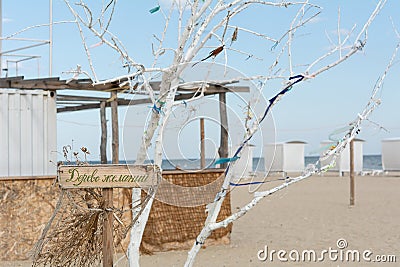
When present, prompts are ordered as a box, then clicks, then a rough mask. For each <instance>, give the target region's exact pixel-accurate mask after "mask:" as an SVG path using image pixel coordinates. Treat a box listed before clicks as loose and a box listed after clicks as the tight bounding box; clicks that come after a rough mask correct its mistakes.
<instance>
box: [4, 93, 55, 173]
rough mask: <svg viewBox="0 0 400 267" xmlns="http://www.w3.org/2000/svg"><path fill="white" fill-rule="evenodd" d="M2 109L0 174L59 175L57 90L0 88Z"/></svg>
mask: <svg viewBox="0 0 400 267" xmlns="http://www.w3.org/2000/svg"><path fill="white" fill-rule="evenodd" d="M0 112H1V113H0V177H6V176H37V175H55V174H56V166H55V165H54V163H52V162H57V154H56V152H55V151H56V148H57V131H56V130H57V127H56V123H57V110H56V97H55V93H53V92H48V91H42V90H14V89H0ZM50 160H51V161H52V162H50Z"/></svg>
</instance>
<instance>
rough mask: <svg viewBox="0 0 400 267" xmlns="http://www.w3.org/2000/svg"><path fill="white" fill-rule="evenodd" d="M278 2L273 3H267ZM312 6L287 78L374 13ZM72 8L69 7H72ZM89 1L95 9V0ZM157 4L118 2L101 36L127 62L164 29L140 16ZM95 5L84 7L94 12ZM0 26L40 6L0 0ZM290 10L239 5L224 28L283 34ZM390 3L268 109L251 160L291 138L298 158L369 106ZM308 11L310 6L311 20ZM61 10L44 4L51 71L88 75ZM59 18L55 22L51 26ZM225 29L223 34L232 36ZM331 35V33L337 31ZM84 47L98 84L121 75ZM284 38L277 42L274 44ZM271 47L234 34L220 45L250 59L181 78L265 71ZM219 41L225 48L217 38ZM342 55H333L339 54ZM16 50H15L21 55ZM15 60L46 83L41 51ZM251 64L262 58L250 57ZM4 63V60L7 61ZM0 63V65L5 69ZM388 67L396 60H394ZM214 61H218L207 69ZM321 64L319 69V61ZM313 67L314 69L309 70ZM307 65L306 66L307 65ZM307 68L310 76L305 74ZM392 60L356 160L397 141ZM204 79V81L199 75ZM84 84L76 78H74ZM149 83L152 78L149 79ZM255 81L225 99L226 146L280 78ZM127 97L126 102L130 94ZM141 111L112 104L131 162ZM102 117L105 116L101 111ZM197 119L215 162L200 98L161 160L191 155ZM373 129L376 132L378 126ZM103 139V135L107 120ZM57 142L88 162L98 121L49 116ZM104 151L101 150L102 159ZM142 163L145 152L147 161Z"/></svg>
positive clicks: (34, 34)
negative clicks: (360, 40)
mask: <svg viewBox="0 0 400 267" xmlns="http://www.w3.org/2000/svg"><path fill="white" fill-rule="evenodd" d="M276 2H279V1H276ZM310 2H311V3H314V4H316V5H319V6H321V7H322V9H321V13H320V14H319V15H318V16H317V17H316V18H314V19H312V20H311V21H310V23H308V24H307V25H306V26H303V27H300V28H299V29H298V31H296V33H295V36H294V41H293V44H292V61H293V72H294V73H293V74H298V73H302V72H303V71H304V70H305V69H306V68H307V64H310V63H311V62H313V61H314V60H315V59H317V58H319V57H320V56H322V55H324V54H325V53H327V52H328V51H329V49H330V48H332V46H333V45H334V44H335V43H337V42H338V38H339V36H340V38H341V40H343V39H344V38H345V37H346V36H347V34H348V33H349V32H350V30H351V29H352V27H353V26H355V30H354V32H353V33H351V34H350V37H349V41H348V42H347V43H346V45H352V44H353V43H354V42H356V41H357V40H355V38H356V36H357V34H358V32H359V31H360V29H361V27H362V26H363V24H364V23H365V22H366V21H367V19H368V17H369V15H370V13H371V12H372V11H373V9H374V8H375V5H376V3H377V2H378V1H376V0H353V1H345V0H343V1H334V0H332V1H322V0H321V1H318V0H316V1H310ZM73 3H74V2H73ZM96 3H98V4H99V3H101V1H98V2H96ZM158 4H160V5H161V9H162V10H164V12H166V13H167V12H168V6H169V5H170V1H167V0H163V1H160V3H158V2H157V1H153V0H148V1H126V0H125V1H124V0H119V1H118V2H117V5H116V10H115V13H114V17H113V20H112V23H111V25H110V31H111V32H113V33H114V34H115V35H116V36H118V38H119V39H120V40H121V41H122V42H123V43H124V45H125V47H126V49H127V50H128V52H129V54H130V56H131V57H132V58H134V59H135V60H136V61H137V62H141V63H142V64H144V65H145V66H150V65H151V64H152V62H153V56H152V43H153V45H155V44H157V40H156V39H155V38H154V35H156V36H161V34H162V30H163V28H164V25H165V20H164V17H163V13H162V12H156V13H154V14H151V13H150V12H149V10H150V9H151V8H153V7H155V6H158ZM99 8H101V6H100V5H99V6H93V10H94V13H96V11H95V10H98V9H99ZM339 8H340V30H339V31H338V14H339V12H338V10H339ZM2 9H3V10H2V15H3V27H2V31H3V32H2V35H3V36H10V35H11V34H13V33H15V32H18V31H20V30H22V29H24V28H26V27H29V26H32V25H39V24H47V23H48V20H49V2H48V1H26V0H25V1H22V0H13V1H10V0H8V1H2ZM297 9H298V8H296V7H294V8H293V7H288V8H271V7H262V8H260V7H254V8H248V9H247V10H245V11H244V12H243V13H242V16H240V17H238V18H234V19H232V21H231V24H232V25H237V26H240V27H243V28H247V29H251V30H253V31H257V32H260V33H263V34H265V35H267V36H269V37H271V38H275V39H279V38H280V37H281V36H282V35H283V34H284V33H285V32H286V30H287V29H288V27H289V25H290V23H291V21H292V19H293V17H294V15H295V14H296V12H297ZM399 10H400V2H399V1H396V0H388V1H387V4H386V6H385V7H384V9H383V10H382V12H381V13H380V14H379V16H378V17H377V18H376V20H375V21H374V22H373V24H372V25H371V27H370V29H369V31H368V41H367V44H366V46H365V47H364V48H363V49H362V51H359V52H358V53H357V54H355V55H354V56H352V57H351V58H350V59H348V60H346V61H345V62H344V63H342V64H340V65H339V66H337V67H335V68H333V69H331V70H329V71H327V72H325V73H323V74H321V75H319V76H318V77H316V78H314V79H310V80H307V81H305V82H302V83H299V84H297V85H296V86H294V87H293V89H292V90H291V91H290V92H289V93H288V94H286V95H285V96H284V97H283V98H282V100H281V101H280V102H279V103H278V104H277V105H276V106H274V109H273V113H272V117H269V118H268V120H267V121H266V122H265V125H263V130H262V131H261V132H260V133H259V134H258V136H256V137H255V138H254V140H252V143H253V144H254V145H255V146H256V149H255V151H256V154H255V156H262V147H263V146H264V144H266V143H269V142H285V141H291V140H301V141H305V142H307V145H306V147H305V155H306V156H307V155H316V154H318V153H319V152H320V142H321V141H324V140H327V139H328V137H329V135H330V134H331V133H332V132H334V131H335V130H337V129H339V128H342V127H344V126H346V125H348V123H349V122H351V121H353V120H354V119H356V118H357V114H358V113H360V112H361V111H362V110H363V109H364V107H365V105H366V103H367V102H368V100H369V97H370V94H371V91H372V89H373V87H374V85H375V83H376V81H377V79H378V78H379V77H380V76H381V75H382V73H383V71H384V69H385V67H386V65H387V64H388V62H389V59H390V57H391V55H392V53H393V51H394V48H395V47H396V45H397V43H398V42H399V41H400V40H399V37H398V36H397V35H396V33H395V30H394V28H397V29H400V17H399V16H398V11H399ZM313 11H314V12H315V9H313V10H310V11H309V12H310V13H307V14H306V15H309V14H312V12H313ZM71 20H73V17H72V16H71V13H70V11H69V10H68V8H67V6H66V4H65V2H64V1H61V0H53V21H54V22H57V24H55V25H54V28H53V29H54V32H53V55H52V62H53V67H52V75H53V76H61V77H62V78H65V79H68V78H69V77H71V75H70V74H68V73H66V72H68V71H69V70H72V69H74V68H76V65H77V64H79V65H81V66H82V69H84V70H86V71H89V70H90V69H89V65H88V61H87V57H86V55H85V51H84V49H83V46H82V40H81V39H80V35H79V31H78V29H77V27H76V24H74V23H67V22H66V21H71ZM58 22H63V23H58ZM170 28H171V32H169V34H168V35H167V38H166V44H167V45H169V46H170V47H174V45H175V46H176V39H177V20H176V19H175V20H172V21H171V23H170ZM232 31H233V29H229V30H228V34H229V35H230V34H232ZM338 32H340V34H339V35H338ZM85 34H86V40H87V43H88V45H89V47H90V48H89V50H90V52H91V55H92V59H93V63H94V67H95V70H96V74H97V76H98V78H99V79H109V78H112V77H114V76H118V75H123V74H126V69H125V68H123V67H122V64H123V63H122V62H121V59H120V58H119V56H118V55H117V54H116V53H115V52H114V51H112V50H111V49H109V48H107V47H106V46H105V45H97V44H98V43H99V41H98V40H97V39H96V38H94V37H93V36H91V35H90V34H89V33H88V32H85ZM15 37H20V38H35V39H43V40H46V39H48V38H49V35H48V27H46V26H43V27H34V28H32V29H30V30H27V31H24V32H23V33H21V34H18V35H16V36H15ZM284 40H286V39H284ZM209 42H210V47H209V48H204V49H203V50H201V51H200V53H199V55H198V56H196V57H195V59H197V60H199V59H201V58H203V57H204V56H207V55H208V53H209V51H210V50H211V49H212V47H215V46H217V45H218V42H217V41H216V40H215V38H211V39H210V40H209ZM29 44H32V42H28V41H10V40H7V41H3V44H2V49H3V51H6V50H8V49H12V48H15V47H20V46H21V45H29ZM273 44H274V43H273V42H271V41H268V40H264V39H262V38H255V37H254V36H252V35H251V34H248V33H243V32H239V35H238V40H237V41H236V42H234V43H233V44H231V45H230V46H229V48H233V49H236V50H241V51H246V52H249V53H251V54H252V55H254V56H253V57H252V58H250V59H248V60H246V59H247V55H243V54H239V53H236V52H234V51H233V50H228V52H227V54H226V57H225V56H221V57H217V58H216V60H215V63H216V64H209V65H206V66H207V67H199V68H198V69H197V70H193V69H192V68H189V69H188V71H187V72H185V74H184V75H183V78H184V79H186V80H191V79H199V76H200V77H205V76H204V75H206V77H208V78H210V76H209V72H210V70H212V72H213V74H214V75H216V76H218V75H219V76H218V77H220V76H222V75H223V73H224V68H223V67H221V66H220V65H218V64H221V63H222V64H224V63H225V59H227V60H228V61H227V62H226V64H227V66H228V67H229V71H228V74H227V77H236V76H238V75H239V76H252V75H256V74H258V75H266V74H268V72H269V67H270V66H271V64H272V63H273V62H274V60H275V58H276V56H277V54H278V53H279V52H280V51H281V49H282V47H283V46H284V42H283V43H280V44H278V45H277V46H276V47H275V48H272V47H273ZM227 45H229V42H227ZM346 51H348V50H345V49H344V50H343V54H345V53H346ZM21 53H22V52H21ZM23 53H24V54H29V55H40V58H39V59H35V60H30V61H24V62H21V63H19V64H18V75H24V76H25V77H30V78H35V77H38V76H39V77H47V76H48V75H49V48H48V46H41V47H36V48H31V49H29V50H24V51H23ZM338 57H339V55H338V54H336V55H334V56H333V57H331V58H329V59H328V60H327V61H324V62H323V64H327V63H329V62H333V61H335V60H337V59H338ZM257 58H260V59H262V60H258V59H257ZM7 59H8V60H10V59H11V58H7ZM7 59H5V58H3V61H2V64H3V68H4V66H7V62H6V60H7ZM170 60H171V55H170V54H169V53H168V52H167V53H166V55H165V56H163V57H161V59H160V61H159V63H158V64H159V66H160V67H163V66H164V67H165V66H167V65H168V62H170ZM397 61H398V59H397ZM288 62H289V60H288V57H287V54H284V55H283V56H282V58H281V59H280V62H279V65H278V66H277V68H276V69H275V71H279V70H280V71H283V72H284V74H285V76H287V77H288V76H289V74H288V71H287V70H288ZM217 63H218V64H217ZM320 66H322V65H320ZM8 68H9V70H8V75H9V76H14V75H16V74H17V73H16V68H15V64H14V63H12V62H8ZM316 68H318V66H316ZM316 68H315V69H316ZM315 69H314V70H315ZM399 71H400V68H399V64H395V65H394V66H393V68H392V69H391V71H390V72H389V74H388V77H387V78H386V80H385V84H384V87H383V90H382V91H381V92H380V93H379V94H378V96H379V98H380V99H381V101H382V104H381V106H380V107H379V108H378V109H376V110H375V111H374V113H373V114H372V116H371V117H370V120H371V121H372V122H373V123H371V122H366V123H364V124H363V127H362V130H361V133H360V135H359V138H361V139H364V140H365V141H366V142H365V143H364V154H380V153H381V140H382V139H386V138H395V137H400V119H399V116H398V114H399V111H400V107H399V104H398V103H399V99H400V91H399V89H398V81H399V78H398V77H399ZM2 75H3V77H4V75H5V72H3V73H2ZM207 75H208V76H207ZM82 78H84V77H82ZM157 78H158V79H159V77H157V76H155V77H154V80H157ZM258 82H259V81H255V82H254V83H253V84H250V83H249V84H247V85H249V86H250V93H247V94H246V93H244V94H238V95H230V96H228V101H227V102H228V106H229V110H230V111H229V123H230V125H231V126H230V131H231V135H232V136H231V140H230V141H231V146H232V147H235V146H237V145H238V144H239V142H240V140H241V139H242V138H243V122H242V121H243V119H244V117H245V112H244V108H245V106H246V103H247V102H248V101H251V100H254V99H255V98H260V97H261V95H262V96H263V98H260V99H261V100H260V102H259V103H258V104H257V105H258V106H257V107H256V111H257V112H261V111H262V110H263V108H264V107H265V106H266V103H267V99H269V98H271V97H272V96H273V95H274V94H276V93H277V92H278V91H279V90H280V89H281V88H282V80H276V81H269V82H267V83H266V85H265V86H264V88H262V90H261V93H262V94H259V93H260V91H259V90H258V87H257V84H258ZM135 97H136V96H135ZM150 113H151V109H150V108H149V107H148V106H146V105H143V106H139V107H134V108H120V109H119V117H120V130H121V131H120V140H121V152H120V155H121V158H126V159H134V158H135V154H136V152H137V149H138V146H139V144H140V140H141V137H142V135H143V132H144V126H145V124H146V121H147V118H148V116H149V114H150ZM107 115H108V119H109V120H110V118H111V115H110V113H109V111H108V114H107ZM198 116H204V117H207V121H206V138H207V148H206V150H207V157H216V154H215V152H216V148H217V147H218V143H219V137H218V128H219V127H218V102H217V99H216V98H211V97H208V98H205V99H203V100H202V101H201V102H193V104H190V106H189V107H184V106H183V105H182V106H181V107H178V108H177V109H176V110H175V111H174V114H173V115H172V116H171V119H170V120H171V122H170V123H169V126H168V127H167V129H166V137H165V139H164V141H165V142H164V143H165V145H164V154H165V157H168V158H180V157H186V158H193V157H197V155H198V153H199V146H198V140H199V137H198V136H199V126H198V121H197V120H196V118H198ZM376 124H378V125H380V126H382V127H383V128H384V129H382V128H381V127H378V126H377V125H376ZM108 128H109V136H110V133H111V129H110V122H109V123H108ZM57 131H58V133H57V146H58V149H59V150H60V151H61V150H62V146H64V145H68V144H70V145H71V144H72V145H74V147H75V148H77V147H80V146H86V147H88V148H89V150H90V151H91V152H92V153H91V155H90V158H89V159H90V160H98V159H99V143H100V121H99V112H98V110H92V111H79V112H72V113H62V114H58V115H57ZM110 150H111V140H110V138H109V142H108V153H109V151H110ZM109 154H110V153H109ZM150 157H151V156H150Z"/></svg>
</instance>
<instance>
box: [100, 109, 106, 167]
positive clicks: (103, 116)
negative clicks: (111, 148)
mask: <svg viewBox="0 0 400 267" xmlns="http://www.w3.org/2000/svg"><path fill="white" fill-rule="evenodd" d="M100 122H101V139H100V162H101V164H107V118H106V102H104V101H103V102H101V103H100Z"/></svg>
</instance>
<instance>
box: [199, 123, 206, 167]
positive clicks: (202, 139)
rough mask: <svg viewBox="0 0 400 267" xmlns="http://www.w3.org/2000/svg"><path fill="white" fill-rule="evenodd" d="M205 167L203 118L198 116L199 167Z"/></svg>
mask: <svg viewBox="0 0 400 267" xmlns="http://www.w3.org/2000/svg"><path fill="white" fill-rule="evenodd" d="M205 167H206V145H205V134H204V118H200V169H202V170H203V169H204V168H205Z"/></svg>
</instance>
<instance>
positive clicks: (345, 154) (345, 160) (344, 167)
mask: <svg viewBox="0 0 400 267" xmlns="http://www.w3.org/2000/svg"><path fill="white" fill-rule="evenodd" d="M353 141H354V171H355V172H356V173H357V172H358V173H359V172H362V170H363V143H364V142H365V141H364V140H362V139H357V138H355V139H354V140H353ZM333 144H334V143H333V142H332V141H323V142H321V148H322V150H321V155H320V156H322V153H324V152H325V151H326V150H328V149H329V147H330V146H332V145H333ZM331 160H332V156H331V157H328V158H326V159H325V160H321V166H325V165H328V164H329V163H330V162H331ZM329 171H337V172H339V175H340V176H343V174H344V172H350V144H348V145H347V146H346V148H345V149H344V150H343V151H342V153H341V154H340V155H339V156H338V157H337V159H336V164H335V166H334V167H333V168H331V169H329Z"/></svg>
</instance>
